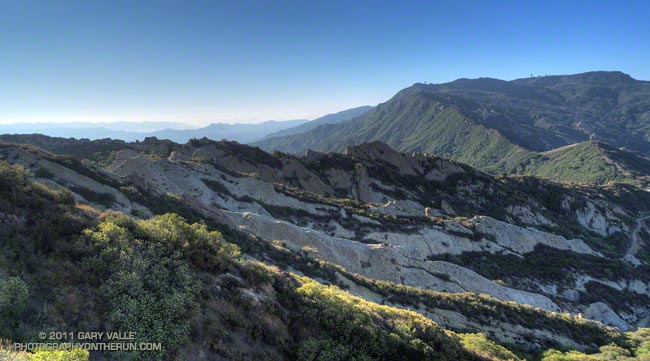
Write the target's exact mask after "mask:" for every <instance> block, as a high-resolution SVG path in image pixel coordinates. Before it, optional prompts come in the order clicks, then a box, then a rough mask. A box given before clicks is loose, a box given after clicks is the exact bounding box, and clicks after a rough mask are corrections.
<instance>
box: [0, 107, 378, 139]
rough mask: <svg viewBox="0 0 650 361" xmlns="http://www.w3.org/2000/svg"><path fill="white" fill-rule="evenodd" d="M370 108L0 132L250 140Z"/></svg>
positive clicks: (25, 126)
mask: <svg viewBox="0 0 650 361" xmlns="http://www.w3.org/2000/svg"><path fill="white" fill-rule="evenodd" d="M370 109H372V107H371V106H362V107H358V108H352V109H348V110H344V111H341V112H338V113H333V114H328V115H325V116H323V117H320V118H317V119H314V120H312V121H309V120H307V119H294V120H269V121H265V122H262V123H256V124H241V123H238V124H226V123H214V124H210V125H208V126H205V127H197V128H192V127H191V126H189V125H188V124H185V123H172V122H100V123H90V122H70V123H14V124H0V134H43V135H47V136H50V137H61V138H76V139H82V138H87V139H90V140H96V139H106V138H111V139H119V140H123V141H125V142H134V141H138V140H144V139H145V138H148V137H156V138H158V139H168V140H172V141H174V142H178V143H185V142H187V141H188V140H190V139H192V138H204V137H206V138H209V139H214V140H221V139H227V140H234V141H237V142H240V143H250V142H255V141H260V140H262V139H267V138H270V137H277V136H285V135H292V134H298V133H304V132H307V131H309V130H312V129H314V128H316V127H318V126H319V125H323V124H331V123H338V122H342V121H346V120H349V119H351V118H354V117H356V116H360V115H362V114H364V113H365V112H367V111H368V110H370Z"/></svg>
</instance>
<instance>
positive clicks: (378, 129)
mask: <svg viewBox="0 0 650 361" xmlns="http://www.w3.org/2000/svg"><path fill="white" fill-rule="evenodd" d="M480 111H481V109H480V107H479V106H478V105H477V104H475V103H473V102H470V101H466V100H464V99H462V98H458V97H454V96H449V95H442V96H441V95H436V94H431V93H428V92H425V91H423V90H421V89H419V88H418V87H413V88H408V89H405V90H403V91H401V92H400V93H398V94H397V95H396V96H395V97H393V98H392V99H391V100H389V101H388V102H386V103H384V104H380V105H378V106H377V107H376V108H375V109H373V110H371V111H369V112H368V113H366V114H364V115H363V116H361V117H359V118H357V119H354V120H353V121H351V122H348V123H345V124H334V125H324V126H320V127H318V128H316V129H314V130H312V131H310V132H307V133H303V134H298V135H294V136H289V137H283V138H275V139H271V140H269V142H268V143H264V144H262V147H263V148H265V149H267V150H269V149H275V150H281V151H288V152H293V153H302V152H305V151H306V150H307V149H315V150H320V151H341V150H342V149H343V148H344V147H345V146H347V145H353V144H360V143H364V142H370V141H381V142H384V143H386V144H388V145H390V146H391V147H393V148H395V149H397V150H400V151H405V152H411V151H419V152H427V153H435V154H439V155H441V156H443V157H451V158H454V159H456V160H459V161H461V162H465V163H467V164H470V165H472V166H475V167H478V168H482V169H486V170H491V171H503V170H506V171H511V172H514V171H517V170H519V169H523V167H525V166H526V162H528V160H529V158H530V157H531V156H532V154H531V152H528V151H526V150H525V149H523V148H521V147H518V146H516V145H514V144H512V143H511V142H509V141H508V140H507V139H506V138H505V137H504V136H502V135H501V134H500V133H499V132H497V131H494V130H491V129H489V128H487V127H485V126H483V125H481V124H478V123H476V122H474V121H473V120H472V119H471V118H470V117H468V114H474V113H477V112H480ZM271 141H273V142H271Z"/></svg>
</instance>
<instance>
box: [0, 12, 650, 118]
mask: <svg viewBox="0 0 650 361" xmlns="http://www.w3.org/2000/svg"><path fill="white" fill-rule="evenodd" d="M649 65H650V1H600V0H590V1H578V0H563V1H539V2H534V1H527V0H522V1H496V0H495V1H459V0H454V1H433V0H430V1H410V0H401V1H388V0H374V1H361V0H349V1H335V0H322V1H321V0H300V1H284V0H274V1H272V0H267V1H247V0H236V1H208V0H200V1H199V0H196V1H194V0H178V1H167V0H151V1H146V0H127V1H122V0H105V1H101V0H91V1H88V0H77V1H68V0H58V1H57V0H33V1H32V0H0V123H10V122H21V121H182V122H187V123H193V124H200V123H210V122H217V121H227V122H257V121H263V120H268V119H291V118H313V117H317V116H320V115H323V114H326V113H331V112H335V111H339V110H343V109H346V108H349V107H354V106H360V105H366V104H371V105H374V104H377V103H379V102H383V101H385V100H387V99H388V98H390V97H391V96H392V95H393V94H394V93H396V92H397V91H399V90H400V89H402V88H404V87H407V86H409V85H411V84H413V83H415V82H424V81H426V82H434V83H435V82H445V81H450V80H453V79H456V78H460V77H467V78H472V77H480V76H489V77H496V78H501V79H514V78H519V77H526V76H529V75H530V74H531V73H532V74H535V75H537V74H569V73H578V72H584V71H589V70H621V71H623V72H626V73H628V74H630V75H632V76H633V77H635V78H637V79H644V80H650V66H649Z"/></svg>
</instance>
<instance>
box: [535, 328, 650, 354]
mask: <svg viewBox="0 0 650 361" xmlns="http://www.w3.org/2000/svg"><path fill="white" fill-rule="evenodd" d="M626 336H627V341H628V344H627V345H626V347H621V346H617V345H606V346H601V347H600V349H599V352H598V353H595V354H584V353H582V352H578V351H568V352H560V351H557V350H548V351H546V352H545V353H544V357H543V361H608V360H616V361H632V360H638V361H648V360H650V328H640V329H638V330H637V331H634V332H628V333H627V334H626Z"/></svg>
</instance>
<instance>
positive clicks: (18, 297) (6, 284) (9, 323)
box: [0, 277, 29, 336]
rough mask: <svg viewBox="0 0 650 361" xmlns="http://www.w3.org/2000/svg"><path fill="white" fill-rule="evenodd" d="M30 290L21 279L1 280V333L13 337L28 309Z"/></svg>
mask: <svg viewBox="0 0 650 361" xmlns="http://www.w3.org/2000/svg"><path fill="white" fill-rule="evenodd" d="M28 299H29V288H28V287H27V284H26V283H25V282H24V281H23V280H22V279H20V278H19V277H11V278H8V279H6V280H0V333H1V334H2V335H8V336H11V335H12V333H13V331H14V330H15V329H16V328H17V326H18V323H19V322H20V319H21V316H22V315H23V313H24V312H25V309H26V308H27V302H28Z"/></svg>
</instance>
